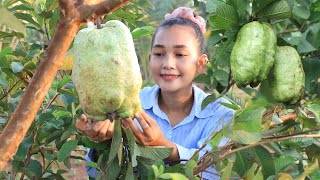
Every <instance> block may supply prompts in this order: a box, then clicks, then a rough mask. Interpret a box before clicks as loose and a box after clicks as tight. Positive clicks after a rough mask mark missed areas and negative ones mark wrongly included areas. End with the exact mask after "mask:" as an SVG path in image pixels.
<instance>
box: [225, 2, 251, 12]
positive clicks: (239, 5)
mask: <svg viewBox="0 0 320 180" xmlns="http://www.w3.org/2000/svg"><path fill="white" fill-rule="evenodd" d="M227 3H228V4H230V5H231V6H232V7H234V8H236V9H237V11H238V13H239V15H244V14H245V13H246V10H247V8H248V7H249V2H248V0H228V1H227Z"/></svg>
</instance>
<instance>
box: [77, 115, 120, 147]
mask: <svg viewBox="0 0 320 180" xmlns="http://www.w3.org/2000/svg"><path fill="white" fill-rule="evenodd" d="M76 128H77V129H78V130H80V131H82V132H83V133H84V134H86V135H87V136H88V137H89V138H90V139H91V140H93V141H105V140H109V139H111V138H112V136H113V133H114V122H112V123H111V122H110V120H108V119H107V120H104V121H96V122H91V120H89V119H87V117H86V116H85V115H84V114H82V115H81V117H80V119H78V120H77V121H76Z"/></svg>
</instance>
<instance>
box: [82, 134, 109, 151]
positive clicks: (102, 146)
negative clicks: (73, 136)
mask: <svg viewBox="0 0 320 180" xmlns="http://www.w3.org/2000/svg"><path fill="white" fill-rule="evenodd" d="M81 141H82V142H83V143H84V145H85V146H86V147H88V148H94V149H96V150H104V149H106V148H110V144H111V141H105V142H99V143H95V142H92V141H91V140H90V139H89V138H88V137H87V136H83V137H82V139H81Z"/></svg>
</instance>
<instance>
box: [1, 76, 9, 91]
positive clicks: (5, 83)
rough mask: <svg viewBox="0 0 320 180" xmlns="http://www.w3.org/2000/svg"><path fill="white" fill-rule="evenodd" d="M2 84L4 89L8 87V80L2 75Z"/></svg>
mask: <svg viewBox="0 0 320 180" xmlns="http://www.w3.org/2000/svg"><path fill="white" fill-rule="evenodd" d="M0 85H1V86H2V87H3V89H8V81H7V80H5V79H4V78H3V77H2V76H0Z"/></svg>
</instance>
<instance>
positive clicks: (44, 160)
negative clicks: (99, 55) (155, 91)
mask: <svg viewBox="0 0 320 180" xmlns="http://www.w3.org/2000/svg"><path fill="white" fill-rule="evenodd" d="M58 5H59V4H58V1H55V0H39V1H31V0H29V1H28V0H25V1H24V0H22V1H18V0H0V14H1V17H0V39H1V41H0V90H1V96H0V132H1V131H2V130H3V128H4V127H5V125H6V123H7V122H8V120H9V119H10V118H11V116H12V114H13V112H14V111H15V109H16V107H17V105H18V103H19V102H20V100H21V97H22V95H23V93H24V90H25V88H26V86H27V85H28V84H29V82H30V80H31V78H32V77H33V74H34V72H35V70H36V68H37V66H38V64H39V62H40V61H41V60H42V59H43V56H44V54H45V52H46V48H47V47H48V43H49V42H50V40H51V37H52V36H53V34H54V30H55V26H56V24H57V21H58V18H59V8H58ZM178 6H189V7H192V8H193V9H194V10H195V11H196V12H197V13H199V14H201V15H202V16H203V17H205V18H206V19H207V20H208V21H207V33H206V34H205V36H206V40H207V43H206V52H207V53H208V55H209V58H210V64H209V65H208V70H207V72H206V74H203V75H200V76H198V77H197V78H196V82H199V83H202V85H203V86H204V89H205V90H206V91H208V92H210V93H212V95H210V96H209V97H208V98H207V99H206V101H205V102H204V105H206V104H208V103H209V102H212V101H213V100H215V99H216V98H217V97H219V96H222V95H224V96H225V97H226V98H228V99H229V100H230V101H231V102H232V103H233V105H231V106H230V105H229V106H230V108H233V109H235V111H236V115H235V116H234V117H233V119H232V121H231V124H230V125H229V126H228V127H227V128H225V129H224V130H223V131H221V132H217V133H214V134H212V136H211V137H210V139H209V140H208V141H207V143H208V144H210V145H211V146H212V147H217V144H218V142H219V141H220V140H221V136H222V135H224V136H227V137H229V138H230V139H231V140H232V141H231V142H230V143H229V144H227V145H226V146H224V147H221V148H214V149H213V150H212V151H211V152H209V153H208V154H206V157H210V158H211V162H212V164H214V166H215V168H216V169H217V170H218V172H219V174H220V175H221V176H222V178H227V177H229V178H230V177H233V178H240V177H242V178H246V179H262V178H263V179H305V178H307V179H319V178H320V171H319V164H318V158H319V152H320V148H319V147H320V142H319V140H318V139H317V138H309V136H307V135H309V134H311V133H312V134H318V132H319V122H320V99H319V95H320V68H319V67H320V50H319V48H320V1H318V0H259V1H255V0H251V1H249V0H207V1H200V0H199V1H197V0H194V1H188V0H183V1H182V0H180V1H168V0H166V1H164V0H134V1H131V2H130V3H129V4H128V5H127V6H125V7H122V8H120V9H118V10H117V11H115V12H114V13H112V14H110V15H108V16H106V17H105V18H104V20H103V21H107V20H110V19H119V20H121V21H123V22H125V23H126V24H127V25H128V27H129V28H130V29H131V31H132V35H133V37H134V41H135V45H136V51H137V55H138V57H139V61H140V65H141V71H142V73H143V75H144V85H151V84H153V82H152V78H151V75H150V72H149V71H148V57H149V49H150V40H151V34H152V33H153V32H154V30H155V28H156V26H157V24H158V23H159V22H161V21H162V20H163V16H164V14H165V13H167V12H172V11H173V10H174V9H175V8H176V7H178ZM253 20H258V21H264V22H269V23H270V24H272V26H273V27H274V28H275V30H276V32H277V36H278V45H290V46H293V47H295V48H296V49H297V51H298V52H299V54H300V57H301V59H302V63H303V68H304V71H305V74H306V81H305V96H304V98H303V99H302V100H301V102H299V103H297V104H295V105H288V104H281V103H276V102H274V101H273V100H272V99H271V98H270V97H268V96H267V95H268V94H269V93H268V91H267V90H266V89H264V88H261V90H259V88H256V89H251V88H242V89H239V88H237V87H236V85H234V84H233V83H232V79H231V76H230V65H229V57H230V53H231V50H232V47H233V44H234V42H235V38H236V35H237V32H238V30H239V29H240V28H241V26H243V25H244V24H246V23H248V22H250V21H253ZM81 113H82V110H81V107H80V105H79V101H78V97H77V94H76V91H75V89H74V85H73V83H72V81H71V77H70V71H65V70H59V72H58V73H57V75H56V78H55V80H54V82H53V84H52V86H51V88H50V91H49V92H48V94H47V96H46V98H45V100H44V102H43V104H42V106H41V108H40V109H39V111H38V114H37V116H36V119H35V121H34V122H33V124H32V125H31V127H30V129H29V131H28V133H27V135H26V137H25V139H24V141H23V142H22V144H21V145H20V147H19V150H18V152H17V153H16V155H15V156H14V159H13V161H12V163H11V164H10V167H8V168H7V169H6V170H4V171H3V172H1V173H0V178H1V179H15V178H16V179H17V178H21V179H23V178H30V179H32V178H36V179H39V178H47V179H62V178H63V174H64V173H66V172H67V171H68V169H67V168H72V167H71V163H70V161H71V160H74V159H78V160H79V161H81V160H82V159H83V154H85V152H86V148H85V147H95V148H98V149H99V147H100V148H101V146H105V144H93V143H92V142H91V141H90V140H89V139H88V138H86V137H85V136H83V135H82V134H80V133H79V132H78V131H77V130H76V128H75V127H74V124H75V121H76V120H77V119H78V117H79V115H80V114H81ZM292 113H295V114H296V115H297V117H296V118H294V119H293V120H290V121H286V122H284V123H279V117H281V116H283V115H287V114H292ZM272 123H275V125H272V126H271V125H270V124H272ZM299 134H300V135H301V134H302V135H306V136H305V137H304V138H292V139H288V140H285V141H277V142H269V143H268V141H270V139H273V140H277V139H279V138H281V137H292V136H293V135H299ZM128 137H129V136H128ZM259 142H267V143H266V144H264V145H259V146H258V145H257V143H259ZM247 144H251V145H252V147H250V148H248V149H245V150H242V151H235V152H234V153H232V154H228V155H226V156H223V157H221V154H223V153H224V152H227V151H228V150H229V149H228V148H230V147H231V148H232V149H238V148H241V147H245V145H247ZM254 145H257V146H254ZM140 150H142V149H140ZM109 151H111V150H110V149H109ZM74 152H78V153H77V154H76V155H74ZM144 152H145V151H144ZM161 153H163V152H161ZM161 153H160V154H161ZM142 154H144V153H141V154H140V156H138V160H139V157H140V161H139V162H147V161H145V159H144V158H146V157H143V155H142ZM146 154H147V156H148V155H149V154H148V153H146ZM158 155H159V153H156V155H155V156H154V157H153V156H152V157H151V156H148V158H151V159H154V160H156V159H160V156H158ZM219 158H220V159H219ZM141 159H142V160H141ZM100 161H102V160H100ZM153 162H154V161H153ZM153 162H152V163H153ZM197 162H198V166H200V165H199V164H200V162H201V161H198V159H197V156H195V157H194V158H193V159H191V160H190V161H189V162H188V163H187V164H186V165H177V166H174V167H171V168H165V167H164V165H163V163H161V161H157V162H156V163H155V164H154V165H153V166H151V169H150V168H149V166H148V163H146V166H145V167H141V166H139V168H140V172H141V173H145V174H148V172H149V174H148V175H149V178H150V179H156V178H158V179H166V178H167V179H168V178H173V179H174V177H175V178H176V179H177V178H178V179H183V178H186V177H188V178H189V179H193V178H194V179H197V178H196V177H194V176H193V175H192V171H193V169H194V168H195V167H196V165H197ZM152 163H151V164H152ZM140 164H141V163H140ZM149 164H150V163H149ZM151 164H150V165H151ZM53 165H54V166H53ZM62 165H64V166H62ZM89 165H90V166H94V167H99V163H98V164H94V163H93V164H89ZM131 166H132V164H131ZM112 167H115V169H116V171H113V172H114V174H111V176H114V177H116V176H118V175H119V174H120V175H121V174H122V175H123V178H125V177H128V178H129V177H132V176H130V175H127V174H126V172H129V170H128V169H129V168H130V165H129V164H128V163H124V164H123V167H116V166H112ZM121 169H122V170H123V171H121V172H120V170H121ZM148 169H149V171H148ZM107 170H108V169H107ZM109 170H110V169H109ZM126 170H127V171H126ZM110 178H111V177H110ZM145 178H147V177H145Z"/></svg>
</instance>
